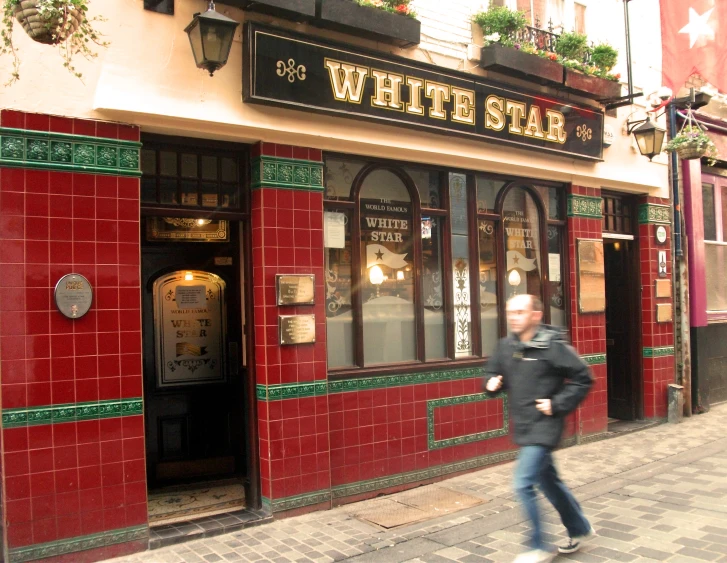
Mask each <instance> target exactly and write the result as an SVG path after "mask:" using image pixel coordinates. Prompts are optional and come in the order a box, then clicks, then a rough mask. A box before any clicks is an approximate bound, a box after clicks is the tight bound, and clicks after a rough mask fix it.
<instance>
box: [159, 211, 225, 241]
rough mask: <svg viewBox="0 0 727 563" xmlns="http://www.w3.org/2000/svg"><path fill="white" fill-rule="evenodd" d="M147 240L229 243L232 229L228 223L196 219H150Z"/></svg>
mask: <svg viewBox="0 0 727 563" xmlns="http://www.w3.org/2000/svg"><path fill="white" fill-rule="evenodd" d="M146 239H147V240H150V241H155V240H157V241H182V242H227V241H229V240H230V229H229V225H228V222H227V221H222V220H213V219H195V218H194V217H149V218H148V219H147V220H146Z"/></svg>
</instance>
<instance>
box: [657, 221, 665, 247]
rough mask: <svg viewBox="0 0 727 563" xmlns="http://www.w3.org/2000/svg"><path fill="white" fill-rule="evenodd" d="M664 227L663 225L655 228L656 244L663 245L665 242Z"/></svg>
mask: <svg viewBox="0 0 727 563" xmlns="http://www.w3.org/2000/svg"><path fill="white" fill-rule="evenodd" d="M666 237H667V233H666V227H665V226H664V225H657V226H656V242H657V244H664V243H665V242H666Z"/></svg>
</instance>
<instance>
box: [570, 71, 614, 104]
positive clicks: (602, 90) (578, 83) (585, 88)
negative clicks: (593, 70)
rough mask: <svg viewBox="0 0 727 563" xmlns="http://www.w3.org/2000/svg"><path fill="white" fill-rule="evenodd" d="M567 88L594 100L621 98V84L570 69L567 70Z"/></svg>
mask: <svg viewBox="0 0 727 563" xmlns="http://www.w3.org/2000/svg"><path fill="white" fill-rule="evenodd" d="M565 87H566V88H567V89H568V90H570V91H571V92H574V93H576V94H579V95H581V96H583V97H584V98H591V99H594V100H610V99H612V98H618V97H619V96H621V84H620V83H619V82H614V81H613V80H608V79H606V78H600V77H598V76H589V75H588V74H583V73H582V72H578V71H576V70H571V69H569V68H566V69H565Z"/></svg>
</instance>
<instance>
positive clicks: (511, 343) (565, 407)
mask: <svg viewBox="0 0 727 563" xmlns="http://www.w3.org/2000/svg"><path fill="white" fill-rule="evenodd" d="M506 310H507V323H508V326H509V328H510V332H511V334H510V336H508V337H507V338H503V339H502V340H500V342H499V343H498V346H497V350H496V351H495V353H494V354H493V356H492V357H491V358H490V361H489V362H488V363H487V367H486V368H485V372H486V373H487V374H488V376H489V378H487V379H486V384H485V388H486V389H487V391H489V392H491V393H494V392H497V391H499V390H500V389H504V390H506V391H507V392H508V396H509V402H510V412H511V413H512V421H513V426H514V441H515V443H516V444H518V445H519V446H520V453H519V455H518V461H517V467H516V469H515V479H514V486H515V492H516V493H517V495H518V497H519V498H520V501H521V503H522V505H523V508H524V510H525V513H526V514H527V517H528V519H529V520H530V522H531V525H532V530H531V539H530V547H531V550H530V551H527V552H525V553H523V554H521V555H519V556H518V557H517V558H516V559H515V561H516V563H542V562H547V561H550V560H551V559H552V558H553V557H554V554H553V553H552V552H551V551H550V550H549V548H548V547H547V545H546V543H545V542H544V541H543V537H542V530H541V521H540V513H539V511H538V505H537V501H536V493H535V485H538V487H539V488H540V490H541V491H542V492H543V494H544V495H545V497H546V498H547V499H548V500H549V501H550V503H551V504H552V505H553V506H554V507H555V509H556V510H557V511H558V514H560V519H561V521H562V522H563V525H564V526H565V527H566V529H567V530H568V535H569V541H568V543H567V544H565V545H563V546H560V547H558V551H559V552H560V553H573V552H574V551H577V550H578V548H579V547H580V546H581V544H582V542H583V541H584V540H585V539H587V538H589V537H591V536H592V535H593V534H594V533H595V532H594V530H593V528H591V525H590V523H589V522H588V520H586V518H585V516H584V515H583V511H582V510H581V507H580V505H579V504H578V501H576V499H575V498H574V497H573V494H572V493H571V492H570V491H569V490H568V487H566V486H565V484H564V483H563V482H562V481H561V480H560V478H559V477H558V472H557V471H556V469H555V466H554V465H553V457H552V450H553V448H555V447H556V446H557V445H558V442H559V441H560V438H561V435H562V433H563V421H564V419H565V417H566V415H567V414H568V413H570V412H572V411H573V410H575V408H576V407H577V406H578V404H579V403H580V402H581V401H582V400H583V399H584V398H585V396H586V395H587V394H588V390H589V389H590V388H591V384H592V379H591V375H590V370H589V368H588V366H587V365H586V364H585V362H583V360H581V359H580V357H579V356H578V355H577V354H576V352H575V350H574V349H573V348H572V347H570V346H569V345H568V344H567V343H566V342H565V340H564V339H563V336H562V333H561V331H560V330H558V329H555V328H552V327H549V326H546V325H543V324H541V321H542V318H543V304H542V303H541V301H540V300H539V299H538V298H537V297H534V296H532V295H518V296H516V297H513V298H512V299H510V300H509V301H508V302H507V309H506ZM486 377H487V376H486Z"/></svg>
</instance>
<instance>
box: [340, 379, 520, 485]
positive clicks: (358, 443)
mask: <svg viewBox="0 0 727 563" xmlns="http://www.w3.org/2000/svg"><path fill="white" fill-rule="evenodd" d="M481 392H482V379H481V378H479V377H477V378H470V379H464V380H459V381H442V382H439V383H425V384H419V385H407V386H402V387H389V388H385V389H372V390H366V391H352V392H344V393H334V394H331V395H330V396H329V409H330V421H331V422H330V425H331V480H332V484H333V486H334V487H336V486H341V485H345V484H350V483H355V482H358V481H369V480H373V479H377V478H381V477H387V476H392V475H397V474H400V473H407V472H411V471H421V470H427V469H432V468H435V467H437V466H440V465H443V464H448V463H454V462H457V461H463V460H466V459H470V458H473V457H478V456H485V455H489V454H493V453H499V452H503V451H507V450H512V449H513V448H514V445H513V443H512V441H511V440H510V438H509V436H502V437H496V438H491V439H488V440H479V441H475V442H471V443H469V444H462V445H457V446H449V447H444V448H441V449H437V448H435V449H430V448H429V444H428V427H427V422H428V420H427V402H428V401H432V400H434V399H443V398H449V397H456V396H461V395H471V394H475V393H481ZM472 406H474V408H472ZM483 407H484V409H483ZM498 407H499V408H498ZM470 410H473V411H474V412H475V413H485V414H484V416H483V417H477V416H474V417H472V418H470V414H471V413H470V412H469V411H470ZM434 422H435V426H434V429H433V431H434V436H435V439H437V440H441V439H445V438H451V437H455V436H464V435H468V434H474V433H476V432H481V431H484V430H491V429H494V428H502V425H503V413H502V401H500V400H498V399H492V400H488V401H482V402H475V403H469V404H467V405H457V406H441V407H437V408H435V410H434ZM505 425H506V427H508V428H509V421H505ZM425 473H426V472H425ZM434 475H435V473H434V472H432V476H434ZM410 486H411V485H410Z"/></svg>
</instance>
